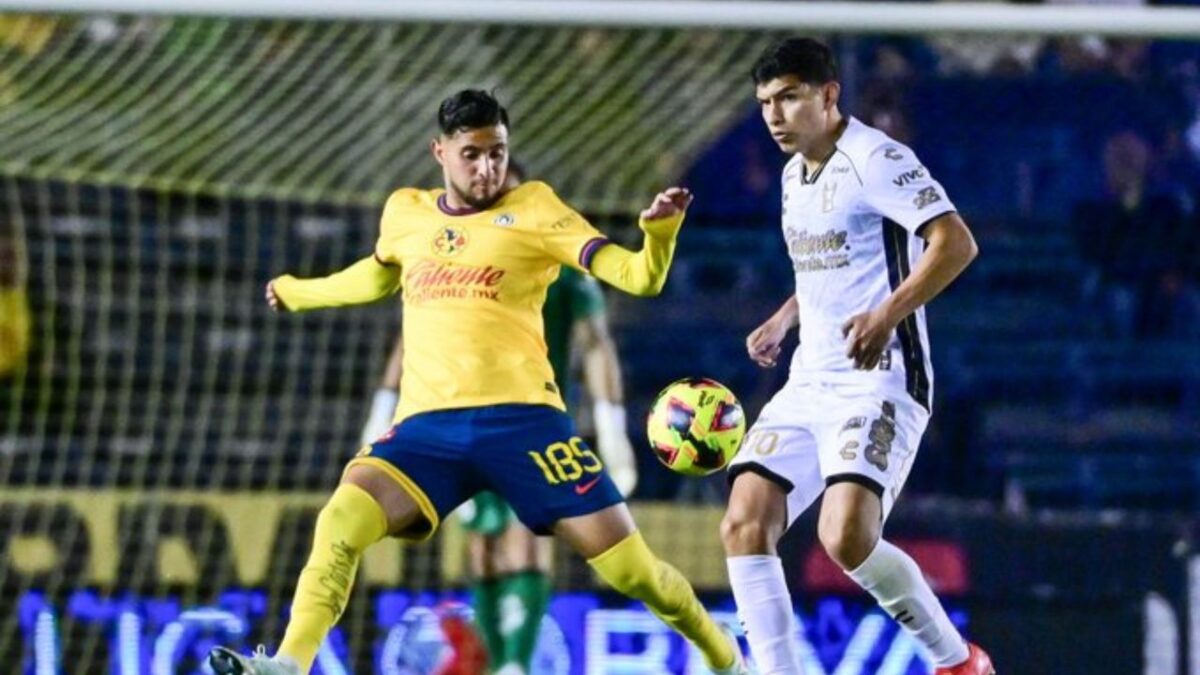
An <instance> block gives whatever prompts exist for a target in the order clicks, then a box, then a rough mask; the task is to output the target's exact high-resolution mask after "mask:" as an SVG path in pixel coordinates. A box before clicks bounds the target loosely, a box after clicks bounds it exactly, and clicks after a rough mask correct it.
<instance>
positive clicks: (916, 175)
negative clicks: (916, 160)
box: [892, 166, 925, 187]
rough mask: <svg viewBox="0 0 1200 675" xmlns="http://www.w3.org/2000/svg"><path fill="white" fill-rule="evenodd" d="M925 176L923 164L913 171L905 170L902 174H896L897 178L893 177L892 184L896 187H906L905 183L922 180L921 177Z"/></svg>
mask: <svg viewBox="0 0 1200 675" xmlns="http://www.w3.org/2000/svg"><path fill="white" fill-rule="evenodd" d="M924 177H925V167H923V166H922V167H917V168H916V169H913V170H912V171H905V172H904V173H902V174H900V175H899V176H896V177H895V178H893V179H892V185H895V186H896V187H904V186H905V185H908V184H909V183H911V182H913V181H916V180H920V179H921V178H924Z"/></svg>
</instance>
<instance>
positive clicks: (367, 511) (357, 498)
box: [279, 483, 387, 673]
mask: <svg viewBox="0 0 1200 675" xmlns="http://www.w3.org/2000/svg"><path fill="white" fill-rule="evenodd" d="M386 535H387V515H386V514H385V513H384V512H383V508H382V507H380V506H379V504H378V502H376V501H375V499H374V498H372V497H371V495H369V494H367V492H366V490H363V489H362V488H360V487H358V486H357V485H351V484H349V483H344V484H342V485H339V486H338V489H337V490H336V491H334V493H333V496H332V497H330V498H329V503H327V504H326V505H325V508H323V509H321V513H320V515H318V516H317V527H316V533H315V534H314V536H313V549H312V553H311V554H309V557H308V563H306V564H305V565H304V570H303V571H302V572H301V573H300V580H299V581H298V582H297V583H296V595H295V597H294V598H293V599H292V617H291V619H290V620H289V621H288V627H287V632H286V633H284V636H283V642H282V643H281V644H280V645H279V655H281V656H286V657H288V658H291V659H293V660H295V661H296V663H297V664H299V666H300V672H302V673H307V672H308V671H309V670H310V669H311V668H312V663H313V660H314V659H316V657H317V650H318V649H320V647H321V642H322V641H323V640H324V639H325V635H326V634H327V633H328V632H329V629H331V628H333V625H334V624H335V623H337V620H338V619H339V618H340V617H341V616H342V610H344V609H345V608H346V600H348V599H349V597H350V588H351V586H353V585H354V573H355V571H356V570H357V569H358V561H359V559H360V558H362V554H363V551H365V550H367V547H369V546H370V545H371V544H374V543H375V542H377V541H379V540H380V539H383V538H384V537H385V536H386Z"/></svg>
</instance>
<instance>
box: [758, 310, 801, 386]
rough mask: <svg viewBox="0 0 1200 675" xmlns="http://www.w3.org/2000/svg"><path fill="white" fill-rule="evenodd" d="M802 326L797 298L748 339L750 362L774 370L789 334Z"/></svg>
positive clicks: (778, 311) (776, 312) (777, 311)
mask: <svg viewBox="0 0 1200 675" xmlns="http://www.w3.org/2000/svg"><path fill="white" fill-rule="evenodd" d="M799 325H800V305H799V303H797V302H796V296H794V295H793V296H790V297H788V299H787V300H786V301H785V302H784V303H783V305H781V306H780V307H779V309H778V310H776V311H775V313H774V314H772V315H771V318H769V319H767V320H766V321H765V322H763V324H762V325H761V326H759V327H758V328H755V329H754V331H753V332H752V333H750V335H748V336H747V337H746V352H747V353H748V354H749V355H750V360H751V361H754V362H755V363H757V364H758V365H760V366H762V367H763V368H772V367H774V366H775V362H776V360H778V359H779V352H781V351H782V350H783V340H784V338H786V337H787V334H788V332H790V331H791V330H792V329H793V328H795V327H796V326H799Z"/></svg>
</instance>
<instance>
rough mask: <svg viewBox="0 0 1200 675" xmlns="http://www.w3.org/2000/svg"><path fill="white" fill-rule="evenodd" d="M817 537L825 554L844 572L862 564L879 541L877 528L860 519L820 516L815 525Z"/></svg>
mask: <svg viewBox="0 0 1200 675" xmlns="http://www.w3.org/2000/svg"><path fill="white" fill-rule="evenodd" d="M817 537H818V538H819V539H820V540H821V545H822V546H823V547H824V548H825V552H826V553H828V554H829V557H830V558H832V559H833V561H834V562H835V563H837V564H838V566H840V567H841V568H842V569H844V570H852V569H854V568H856V567H858V566H859V565H861V564H862V563H863V561H864V560H866V559H867V556H869V555H871V551H872V550H873V549H874V548H875V544H876V542H877V541H878V540H879V528H877V527H872V526H871V525H870V524H869V523H865V522H863V521H862V519H860V518H853V517H840V516H838V515H831V516H828V517H827V516H826V514H824V513H822V514H821V519H820V522H819V523H818V524H817Z"/></svg>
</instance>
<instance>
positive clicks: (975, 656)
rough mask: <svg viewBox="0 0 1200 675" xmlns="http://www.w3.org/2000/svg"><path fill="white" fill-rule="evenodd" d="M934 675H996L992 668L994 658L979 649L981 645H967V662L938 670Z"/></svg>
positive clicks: (970, 643) (971, 643) (969, 643)
mask: <svg viewBox="0 0 1200 675" xmlns="http://www.w3.org/2000/svg"><path fill="white" fill-rule="evenodd" d="M933 675H996V669H995V668H994V667H993V666H992V657H990V656H988V655H987V652H985V651H983V650H982V649H980V648H979V645H977V644H975V643H973V642H968V643H967V660H966V661H963V662H962V663H960V664H958V665H957V666H950V667H947V668H938V669H937V670H935V671H933Z"/></svg>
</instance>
